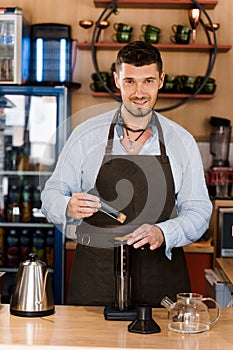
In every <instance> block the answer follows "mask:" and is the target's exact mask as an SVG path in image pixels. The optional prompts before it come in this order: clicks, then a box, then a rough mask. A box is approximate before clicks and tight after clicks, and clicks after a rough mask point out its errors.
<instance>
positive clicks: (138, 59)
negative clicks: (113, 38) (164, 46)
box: [115, 41, 163, 75]
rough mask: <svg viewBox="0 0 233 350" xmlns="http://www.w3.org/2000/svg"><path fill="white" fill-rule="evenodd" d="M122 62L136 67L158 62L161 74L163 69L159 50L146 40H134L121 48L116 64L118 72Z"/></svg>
mask: <svg viewBox="0 0 233 350" xmlns="http://www.w3.org/2000/svg"><path fill="white" fill-rule="evenodd" d="M122 63H127V64H132V65H133V66H136V67H142V66H145V65H149V64H153V63H156V64H157V67H158V71H159V75H160V74H161V73H162V70H163V62H162V58H161V55H160V52H159V50H158V49H157V48H156V47H155V46H153V45H151V44H149V43H147V42H145V41H133V42H131V43H129V44H128V45H126V46H124V47H123V48H122V49H120V51H119V52H118V55H117V59H116V64H115V69H116V71H117V72H118V71H119V69H120V66H121V64H122Z"/></svg>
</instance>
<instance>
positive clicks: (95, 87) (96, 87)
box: [90, 72, 110, 92]
mask: <svg viewBox="0 0 233 350" xmlns="http://www.w3.org/2000/svg"><path fill="white" fill-rule="evenodd" d="M100 75H101V78H102V79H103V81H104V82H105V84H106V85H107V86H109V82H110V75H109V73H108V72H100ZM91 78H92V80H93V82H92V83H91V84H90V88H91V90H92V91H95V92H104V91H106V89H105V87H104V85H103V84H102V82H101V81H100V79H99V77H98V75H97V73H92V75H91Z"/></svg>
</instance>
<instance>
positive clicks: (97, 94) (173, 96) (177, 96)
mask: <svg viewBox="0 0 233 350" xmlns="http://www.w3.org/2000/svg"><path fill="white" fill-rule="evenodd" d="M91 95H92V96H93V97H111V95H110V94H109V93H108V92H107V91H106V92H94V91H92V93H91ZM115 95H116V96H120V93H119V92H115ZM189 96H191V95H190V94H165V93H161V94H159V95H158V98H163V99H165V98H171V99H184V98H187V97H189ZM214 97H215V95H211V94H208V95H207V94H200V95H196V96H195V99H200V100H211V99H212V98H214Z"/></svg>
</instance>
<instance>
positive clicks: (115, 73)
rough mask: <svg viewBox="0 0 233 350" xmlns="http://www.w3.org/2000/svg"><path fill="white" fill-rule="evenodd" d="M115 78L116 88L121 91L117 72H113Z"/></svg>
mask: <svg viewBox="0 0 233 350" xmlns="http://www.w3.org/2000/svg"><path fill="white" fill-rule="evenodd" d="M113 77H114V81H115V84H116V87H117V88H118V89H120V86H119V78H118V75H117V72H113Z"/></svg>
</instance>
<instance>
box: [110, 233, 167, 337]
mask: <svg viewBox="0 0 233 350" xmlns="http://www.w3.org/2000/svg"><path fill="white" fill-rule="evenodd" d="M114 243H115V245H114V277H115V304H114V305H106V307H105V309H104V317H105V319H106V320H121V321H132V322H131V323H130V324H129V325H128V331H129V332H132V333H141V334H151V333H159V332H160V331H161V330H160V327H159V325H158V324H157V323H156V322H155V321H154V320H153V319H152V308H151V307H150V306H149V305H147V304H145V305H138V306H137V307H135V306H132V305H131V273H130V267H131V261H130V249H132V248H131V247H129V246H128V245H127V244H126V239H125V238H124V237H115V238H114Z"/></svg>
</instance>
